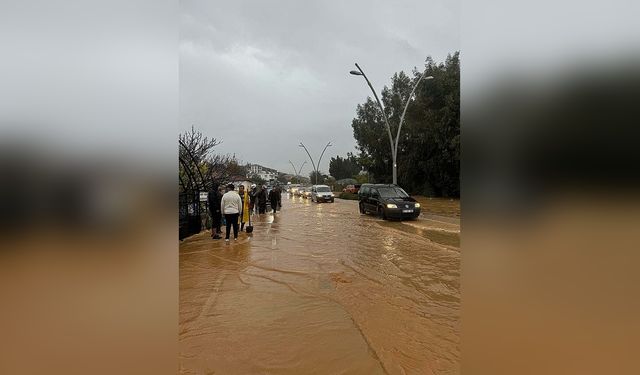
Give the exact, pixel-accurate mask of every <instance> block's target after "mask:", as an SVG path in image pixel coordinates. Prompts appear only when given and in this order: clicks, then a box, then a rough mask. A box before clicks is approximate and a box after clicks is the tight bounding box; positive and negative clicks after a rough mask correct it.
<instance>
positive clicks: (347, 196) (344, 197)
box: [338, 193, 358, 201]
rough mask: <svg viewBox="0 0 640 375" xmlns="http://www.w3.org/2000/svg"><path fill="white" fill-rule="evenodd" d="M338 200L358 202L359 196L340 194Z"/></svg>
mask: <svg viewBox="0 0 640 375" xmlns="http://www.w3.org/2000/svg"><path fill="white" fill-rule="evenodd" d="M338 198H340V199H348V200H352V201H357V200H358V194H351V193H340V195H338Z"/></svg>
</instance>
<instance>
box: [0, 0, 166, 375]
mask: <svg viewBox="0 0 640 375" xmlns="http://www.w3.org/2000/svg"><path fill="white" fill-rule="evenodd" d="M177 21H178V3H177V2H175V1H163V0H161V1H140V0H133V1H131V0H128V1H123V0H116V1H109V2H105V1H95V0H89V1H67V0H64V1H55V2H51V1H44V0H42V1H14V0H7V1H3V2H2V3H1V4H0V42H1V43H0V44H1V45H2V46H3V58H2V59H1V60H0V81H1V82H2V85H1V86H0V176H1V177H0V181H1V183H0V221H1V223H2V225H1V226H0V243H1V244H2V246H1V249H2V251H1V252H0V259H1V261H0V291H1V295H2V297H3V298H2V300H3V302H2V309H0V331H1V332H2V338H3V339H2V344H0V353H1V354H0V373H2V374H42V373H46V374H162V373H167V374H175V373H176V371H177V345H176V339H177V296H178V288H177V284H178V277H177V226H176V211H177V210H176V208H177V201H176V192H177V189H176V186H177V183H176V182H175V171H176V160H177V158H176V156H177V148H176V145H175V139H176V135H177V119H178V55H177V50H178V48H177V40H178V27H177Z"/></svg>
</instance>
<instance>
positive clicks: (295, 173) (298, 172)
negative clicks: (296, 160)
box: [289, 160, 307, 182]
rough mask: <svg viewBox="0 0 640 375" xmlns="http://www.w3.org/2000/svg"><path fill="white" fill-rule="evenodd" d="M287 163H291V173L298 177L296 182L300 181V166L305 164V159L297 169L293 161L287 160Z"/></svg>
mask: <svg viewBox="0 0 640 375" xmlns="http://www.w3.org/2000/svg"><path fill="white" fill-rule="evenodd" d="M289 164H291V166H292V167H293V174H294V176H295V177H296V178H297V179H298V182H299V181H300V172H302V167H304V165H305V164H307V162H306V161H304V162H302V165H301V166H300V169H298V170H297V171H296V166H295V165H293V162H292V161H291V160H289Z"/></svg>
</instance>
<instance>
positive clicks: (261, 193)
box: [257, 185, 267, 214]
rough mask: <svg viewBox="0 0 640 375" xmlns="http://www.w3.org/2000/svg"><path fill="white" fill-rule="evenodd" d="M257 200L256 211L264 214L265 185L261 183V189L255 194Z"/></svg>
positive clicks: (265, 200) (265, 201)
mask: <svg viewBox="0 0 640 375" xmlns="http://www.w3.org/2000/svg"><path fill="white" fill-rule="evenodd" d="M257 200H258V212H260V213H261V214H264V213H265V212H267V187H266V186H264V185H262V189H260V191H258V195H257Z"/></svg>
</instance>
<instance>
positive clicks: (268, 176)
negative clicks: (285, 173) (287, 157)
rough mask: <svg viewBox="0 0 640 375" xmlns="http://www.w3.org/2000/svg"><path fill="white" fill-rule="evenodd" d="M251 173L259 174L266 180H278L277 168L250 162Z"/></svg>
mask: <svg viewBox="0 0 640 375" xmlns="http://www.w3.org/2000/svg"><path fill="white" fill-rule="evenodd" d="M249 173H251V174H252V175H255V176H258V177H260V178H261V179H263V180H265V181H269V180H276V179H277V178H278V171H277V170H275V169H272V168H267V167H263V166H262V165H258V164H249Z"/></svg>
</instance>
